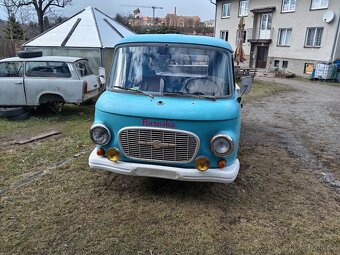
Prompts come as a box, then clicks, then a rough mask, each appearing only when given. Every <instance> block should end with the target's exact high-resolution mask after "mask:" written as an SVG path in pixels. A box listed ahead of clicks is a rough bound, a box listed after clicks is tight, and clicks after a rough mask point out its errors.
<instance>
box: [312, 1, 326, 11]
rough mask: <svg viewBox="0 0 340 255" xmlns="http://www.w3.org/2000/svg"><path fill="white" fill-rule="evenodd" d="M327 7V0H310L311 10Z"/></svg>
mask: <svg viewBox="0 0 340 255" xmlns="http://www.w3.org/2000/svg"><path fill="white" fill-rule="evenodd" d="M326 8H328V0H312V6H311V9H312V10H317V9H326Z"/></svg>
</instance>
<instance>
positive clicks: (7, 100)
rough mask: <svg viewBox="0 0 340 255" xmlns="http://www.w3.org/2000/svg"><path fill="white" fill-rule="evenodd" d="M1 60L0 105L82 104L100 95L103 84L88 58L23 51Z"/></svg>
mask: <svg viewBox="0 0 340 255" xmlns="http://www.w3.org/2000/svg"><path fill="white" fill-rule="evenodd" d="M18 55H19V56H20V57H14V58H7V59H2V60H0V106H2V107H14V106H39V105H41V104H46V103H51V104H57V105H63V104H64V103H74V104H80V103H82V102H85V101H87V100H89V99H92V98H94V97H97V96H98V95H99V94H100V92H101V91H102V85H101V83H100V80H99V79H98V77H97V76H95V75H94V74H93V72H92V70H91V68H90V66H89V63H88V60H86V59H82V58H76V57H57V56H41V55H42V54H41V52H40V53H39V52H21V53H20V54H18Z"/></svg>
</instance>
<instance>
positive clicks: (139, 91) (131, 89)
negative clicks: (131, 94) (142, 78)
mask: <svg viewBox="0 0 340 255" xmlns="http://www.w3.org/2000/svg"><path fill="white" fill-rule="evenodd" d="M113 87H114V88H117V89H121V90H126V91H135V92H138V93H141V94H144V95H146V96H149V97H151V98H154V96H153V95H151V94H149V93H147V92H145V91H142V90H139V89H133V88H124V87H119V86H113Z"/></svg>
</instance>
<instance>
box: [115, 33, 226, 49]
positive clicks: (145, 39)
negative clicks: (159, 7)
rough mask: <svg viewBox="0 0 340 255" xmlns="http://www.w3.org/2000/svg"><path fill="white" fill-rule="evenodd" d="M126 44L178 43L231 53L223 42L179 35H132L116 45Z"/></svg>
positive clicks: (205, 37)
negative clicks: (224, 50)
mask: <svg viewBox="0 0 340 255" xmlns="http://www.w3.org/2000/svg"><path fill="white" fill-rule="evenodd" d="M127 43H179V44H197V45H206V46H213V47H219V48H224V49H227V50H229V51H231V52H232V48H231V46H230V44H229V43H228V42H226V41H225V40H222V39H219V38H216V37H209V36H197V35H180V34H149V35H134V36H129V37H125V38H123V39H121V40H119V41H118V42H117V44H116V46H117V45H121V44H127Z"/></svg>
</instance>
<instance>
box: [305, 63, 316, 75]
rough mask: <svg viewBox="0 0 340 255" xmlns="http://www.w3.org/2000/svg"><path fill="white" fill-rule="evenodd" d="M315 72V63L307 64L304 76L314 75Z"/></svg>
mask: <svg viewBox="0 0 340 255" xmlns="http://www.w3.org/2000/svg"><path fill="white" fill-rule="evenodd" d="M313 70H314V64H313V63H305V68H304V69H303V73H304V74H312V72H313Z"/></svg>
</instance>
